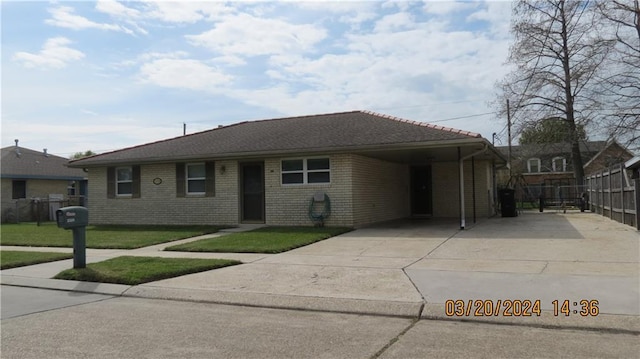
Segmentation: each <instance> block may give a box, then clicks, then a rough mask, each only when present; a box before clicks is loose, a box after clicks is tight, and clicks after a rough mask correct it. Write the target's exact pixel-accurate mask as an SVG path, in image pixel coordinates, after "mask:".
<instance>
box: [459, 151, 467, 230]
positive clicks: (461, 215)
mask: <svg viewBox="0 0 640 359" xmlns="http://www.w3.org/2000/svg"><path fill="white" fill-rule="evenodd" d="M458 163H459V165H460V169H459V170H458V173H460V229H464V227H465V225H466V223H465V213H464V159H463V158H462V155H461V153H460V147H458Z"/></svg>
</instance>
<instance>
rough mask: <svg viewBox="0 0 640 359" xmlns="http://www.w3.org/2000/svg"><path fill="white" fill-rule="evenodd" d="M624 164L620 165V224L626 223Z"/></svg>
mask: <svg viewBox="0 0 640 359" xmlns="http://www.w3.org/2000/svg"><path fill="white" fill-rule="evenodd" d="M624 176H625V172H624V163H621V164H620V199H621V207H622V224H627V223H626V218H625V214H624Z"/></svg>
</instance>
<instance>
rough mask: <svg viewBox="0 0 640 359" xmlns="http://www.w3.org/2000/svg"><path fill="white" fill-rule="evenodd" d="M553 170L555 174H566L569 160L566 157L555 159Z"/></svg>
mask: <svg viewBox="0 0 640 359" xmlns="http://www.w3.org/2000/svg"><path fill="white" fill-rule="evenodd" d="M551 168H553V172H566V171H567V159H566V158H564V157H554V158H553V159H552V160H551Z"/></svg>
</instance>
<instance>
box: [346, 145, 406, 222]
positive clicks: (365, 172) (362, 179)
mask: <svg viewBox="0 0 640 359" xmlns="http://www.w3.org/2000/svg"><path fill="white" fill-rule="evenodd" d="M351 180H352V187H353V203H354V204H353V207H354V208H353V210H354V214H353V216H354V225H355V226H361V225H364V224H369V223H374V222H381V221H388V220H393V219H398V218H406V217H408V216H409V214H410V213H409V211H410V208H409V166H407V165H406V164H399V163H393V162H387V161H381V160H378V159H373V158H369V157H363V156H356V155H354V156H352V179H351Z"/></svg>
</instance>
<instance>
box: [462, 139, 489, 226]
mask: <svg viewBox="0 0 640 359" xmlns="http://www.w3.org/2000/svg"><path fill="white" fill-rule="evenodd" d="M488 149H489V144H488V143H485V144H484V148H483V149H481V150H479V151H476V152H474V153H471V154H468V155H466V156H464V157H460V158H459V159H458V163H459V165H460V229H464V228H465V226H466V219H465V211H464V161H465V160H467V159H469V158H472V157H475V156H477V155H481V154H483V153H485V152H487V150H488ZM459 151H460V147H458V156H460V155H459V154H460V152H459Z"/></svg>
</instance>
